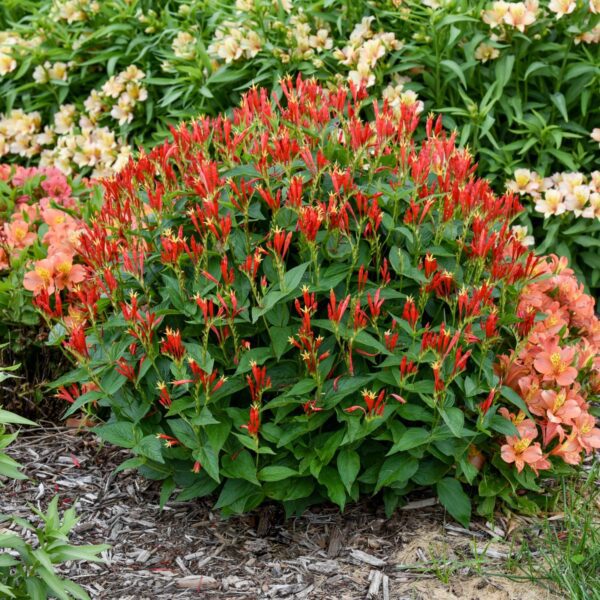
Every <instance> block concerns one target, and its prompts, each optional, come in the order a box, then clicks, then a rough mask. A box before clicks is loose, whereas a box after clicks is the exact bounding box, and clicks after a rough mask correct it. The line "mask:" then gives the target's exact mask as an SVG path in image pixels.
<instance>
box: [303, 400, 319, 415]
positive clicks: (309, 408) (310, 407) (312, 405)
mask: <svg viewBox="0 0 600 600" xmlns="http://www.w3.org/2000/svg"><path fill="white" fill-rule="evenodd" d="M302 408H303V409H304V414H306V415H312V414H313V413H316V412H321V411H322V410H323V409H322V408H319V407H318V406H317V401H316V400H308V401H307V402H305V403H304V404H303V405H302Z"/></svg>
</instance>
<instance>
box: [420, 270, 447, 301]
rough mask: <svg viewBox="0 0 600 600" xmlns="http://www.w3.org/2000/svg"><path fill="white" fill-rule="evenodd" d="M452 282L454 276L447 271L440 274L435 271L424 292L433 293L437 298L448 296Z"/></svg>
mask: <svg viewBox="0 0 600 600" xmlns="http://www.w3.org/2000/svg"><path fill="white" fill-rule="evenodd" d="M453 282H454V276H453V275H452V273H450V272H448V271H444V272H443V273H440V272H439V271H436V272H435V273H434V274H433V278H432V279H431V282H430V283H429V284H428V285H427V287H426V290H427V291H428V292H431V291H433V292H435V293H436V294H437V295H438V296H449V295H450V292H451V291H452V284H453Z"/></svg>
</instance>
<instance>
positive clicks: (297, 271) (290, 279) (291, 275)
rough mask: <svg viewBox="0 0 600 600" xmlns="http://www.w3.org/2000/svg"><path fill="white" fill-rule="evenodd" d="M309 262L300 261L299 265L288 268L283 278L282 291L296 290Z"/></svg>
mask: <svg viewBox="0 0 600 600" xmlns="http://www.w3.org/2000/svg"><path fill="white" fill-rule="evenodd" d="M309 264H310V263H307V262H306V263H302V264H301V265H298V266H297V267H294V268H293V269H290V270H289V271H288V272H287V273H286V274H285V276H284V278H283V290H282V291H283V292H285V293H289V292H297V291H298V286H299V285H300V282H301V281H302V277H303V276H304V273H305V272H306V269H307V268H308V265H309Z"/></svg>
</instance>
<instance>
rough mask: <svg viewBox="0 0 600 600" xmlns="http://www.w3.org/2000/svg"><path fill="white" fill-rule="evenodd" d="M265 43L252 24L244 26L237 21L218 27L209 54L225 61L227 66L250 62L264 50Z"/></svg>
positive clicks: (226, 22)
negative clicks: (240, 61) (235, 62)
mask: <svg viewBox="0 0 600 600" xmlns="http://www.w3.org/2000/svg"><path fill="white" fill-rule="evenodd" d="M263 45H264V41H263V40H262V39H261V37H260V35H259V34H258V33H257V32H256V26H255V24H253V23H252V22H246V23H244V24H240V23H237V22H235V21H225V22H223V23H221V24H220V25H219V27H217V30H216V31H215V36H214V38H213V41H212V43H211V44H210V46H209V47H208V49H207V50H208V53H209V54H210V55H212V56H213V57H215V58H217V59H219V60H221V61H225V63H226V64H229V63H232V62H234V61H236V60H240V59H245V60H250V59H252V58H254V57H255V56H256V55H257V54H258V53H259V52H260V51H261V49H262V47H263Z"/></svg>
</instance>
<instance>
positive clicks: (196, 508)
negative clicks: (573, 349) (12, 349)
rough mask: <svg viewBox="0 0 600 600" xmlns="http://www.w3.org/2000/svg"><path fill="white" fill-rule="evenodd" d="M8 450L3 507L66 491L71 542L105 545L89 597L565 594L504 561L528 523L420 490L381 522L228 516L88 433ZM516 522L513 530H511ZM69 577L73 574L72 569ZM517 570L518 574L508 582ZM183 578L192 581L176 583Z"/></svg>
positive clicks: (266, 513) (358, 512) (79, 574)
mask: <svg viewBox="0 0 600 600" xmlns="http://www.w3.org/2000/svg"><path fill="white" fill-rule="evenodd" d="M12 455H13V456H14V457H15V458H16V459H17V460H19V461H20V462H22V463H23V464H24V465H25V466H26V468H25V473H26V474H27V475H28V476H29V477H30V479H29V480H27V481H23V482H12V483H11V484H10V485H9V486H7V487H6V488H5V489H4V490H3V495H2V502H1V503H0V512H3V513H9V514H14V515H18V516H27V515H30V512H31V511H30V510H29V509H28V508H27V504H32V505H34V506H40V507H44V508H45V507H46V505H47V504H48V502H49V501H50V499H51V498H52V497H53V496H54V495H55V494H56V493H58V494H60V498H61V505H62V507H63V508H67V507H68V506H71V505H72V503H73V502H75V503H76V505H77V511H78V514H79V515H80V517H81V519H80V522H79V525H78V526H77V528H76V530H75V533H74V536H73V543H75V544H95V543H101V542H107V543H110V544H111V546H112V549H111V550H110V551H109V552H108V553H106V554H105V558H106V559H107V562H106V564H89V563H79V564H75V563H73V564H71V565H70V566H69V567H68V569H67V571H68V576H69V577H71V578H72V579H73V580H74V581H76V582H77V583H79V584H81V585H82V586H83V587H84V588H85V589H86V590H87V591H88V592H89V594H90V596H91V597H92V598H106V599H111V600H117V599H123V600H129V599H131V600H133V599H134V598H135V599H136V600H138V599H144V598H148V599H149V598H152V599H161V598H165V599H166V598H197V597H202V598H242V599H243V598H248V599H250V598H311V599H312V598H315V599H317V598H328V599H330V600H333V599H336V598H337V599H340V600H342V599H354V598H390V599H394V598H395V599H400V598H406V599H409V598H410V599H420V598H427V599H429V600H433V599H453V598H461V599H480V598H481V599H484V598H485V599H490V600H504V599H512V598H515V599H516V598H519V599H527V598H532V599H534V598H535V599H536V600H541V599H543V598H553V597H557V596H554V595H552V594H551V593H550V592H548V591H547V590H546V589H544V588H541V587H537V586H532V585H531V584H529V583H528V582H527V581H524V580H520V578H519V575H518V574H515V573H514V572H512V573H511V572H510V570H509V567H510V564H509V563H510V557H511V553H512V552H513V551H514V548H515V547H518V544H516V545H515V544H512V543H511V542H510V541H509V539H507V538H509V537H514V532H515V531H517V532H518V531H519V529H520V528H522V526H524V525H527V522H526V520H524V519H518V520H514V521H510V522H507V521H502V520H501V521H499V522H498V523H497V524H496V525H495V526H494V529H493V530H492V529H490V527H489V526H488V525H487V524H485V523H484V522H475V523H473V524H472V526H471V529H470V530H469V531H467V530H463V529H462V528H460V527H458V526H457V525H456V524H455V523H453V522H446V520H445V516H444V511H443V510H442V509H441V507H439V506H437V505H435V504H434V500H433V499H430V498H426V497H424V498H412V499H411V501H410V502H409V504H408V505H407V506H405V507H404V509H403V510H399V511H397V512H396V514H395V515H394V516H393V518H392V519H390V520H386V519H385V517H384V513H383V508H382V506H380V505H379V503H377V502H375V503H368V502H365V503H362V504H359V505H353V506H350V507H349V508H348V509H347V510H346V512H345V513H344V514H343V515H340V513H339V511H338V510H337V508H335V507H323V508H320V509H319V510H317V511H315V512H311V511H308V512H306V513H305V514H304V515H303V516H302V517H299V518H292V519H289V520H287V521H284V519H283V516H282V514H280V513H279V511H278V509H277V508H275V507H272V506H267V507H266V508H264V509H263V510H261V511H255V512H254V513H251V514H249V515H248V516H246V517H238V518H232V519H229V520H222V519H221V518H220V517H219V515H218V514H217V513H216V512H213V511H212V510H211V506H210V502H206V501H197V502H186V503H176V502H173V503H170V504H169V505H168V506H167V507H166V508H165V509H164V511H162V512H161V510H160V508H159V505H158V488H157V486H156V485H155V484H154V483H152V482H150V481H148V480H145V479H143V478H141V477H140V476H138V475H136V474H134V473H133V472H131V471H127V472H124V473H119V474H116V475H115V474H114V468H115V467H116V466H117V465H118V464H119V463H120V462H122V461H123V460H124V459H125V458H126V457H127V452H126V451H122V450H117V449H114V448H112V447H106V446H103V445H101V443H100V442H99V440H98V439H97V438H96V437H95V436H94V435H93V434H90V433H82V434H77V433H74V432H73V431H72V430H68V429H65V428H58V427H55V426H48V427H47V428H44V429H38V430H36V431H34V432H29V433H27V434H23V435H22V436H21V437H20V438H19V440H18V442H17V443H16V444H15V445H14V447H13V450H12ZM507 533H508V536H507ZM65 574H67V573H65ZM509 576H512V577H514V580H512V579H510V578H509ZM181 586H189V588H185V587H184V588H182V587H181Z"/></svg>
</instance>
